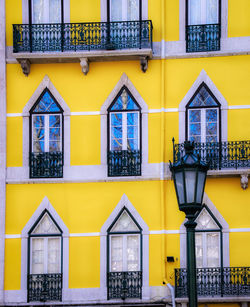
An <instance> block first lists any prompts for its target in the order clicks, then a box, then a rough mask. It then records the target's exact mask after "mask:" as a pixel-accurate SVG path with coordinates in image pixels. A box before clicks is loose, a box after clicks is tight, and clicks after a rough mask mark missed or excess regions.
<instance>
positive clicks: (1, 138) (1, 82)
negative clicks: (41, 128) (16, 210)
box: [0, 1, 6, 305]
mask: <svg viewBox="0 0 250 307" xmlns="http://www.w3.org/2000/svg"><path fill="white" fill-rule="evenodd" d="M5 2H6V1H0V72H1V73H0V305H1V304H4V270H5V268H4V264H5V238H4V233H5V208H6V185H5V184H6V62H5V61H6V59H5V57H6V54H5V47H6V42H5V36H6V35H5V34H6V33H5V30H6V22H5V21H6V20H5V19H6V16H5Z"/></svg>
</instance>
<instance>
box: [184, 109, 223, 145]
mask: <svg viewBox="0 0 250 307" xmlns="http://www.w3.org/2000/svg"><path fill="white" fill-rule="evenodd" d="M193 110H197V111H200V112H201V120H200V122H197V123H200V125H201V135H200V137H201V140H200V142H201V143H206V142H207V141H206V137H207V134H206V130H207V129H206V126H207V121H206V111H207V110H216V111H217V121H216V123H217V132H216V142H219V136H220V133H219V129H220V118H219V116H220V112H219V107H211V108H210V107H207V108H187V112H188V114H187V121H188V122H187V138H188V140H189V139H190V124H193V123H195V122H192V123H190V121H189V113H190V111H193ZM210 123H211V122H210Z"/></svg>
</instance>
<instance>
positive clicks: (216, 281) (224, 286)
mask: <svg viewBox="0 0 250 307" xmlns="http://www.w3.org/2000/svg"><path fill="white" fill-rule="evenodd" d="M196 278H197V294H198V296H203V297H207V296H212V297H213V296H221V297H223V296H249V295H250V267H224V268H220V267H219V268H197V269H196ZM187 295H188V293H187V269H175V296H176V297H187Z"/></svg>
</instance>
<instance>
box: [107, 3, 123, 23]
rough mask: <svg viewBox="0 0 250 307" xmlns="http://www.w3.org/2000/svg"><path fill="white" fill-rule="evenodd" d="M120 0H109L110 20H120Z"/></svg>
mask: <svg viewBox="0 0 250 307" xmlns="http://www.w3.org/2000/svg"><path fill="white" fill-rule="evenodd" d="M122 2H123V1H122V0H111V1H110V5H111V7H110V20H111V21H122Z"/></svg>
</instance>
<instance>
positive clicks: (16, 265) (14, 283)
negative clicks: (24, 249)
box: [4, 239, 21, 290]
mask: <svg viewBox="0 0 250 307" xmlns="http://www.w3.org/2000/svg"><path fill="white" fill-rule="evenodd" d="M4 270H5V271H4V274H5V275H4V276H5V278H4V288H5V290H19V289H20V287H21V239H6V240H5V268H4Z"/></svg>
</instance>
